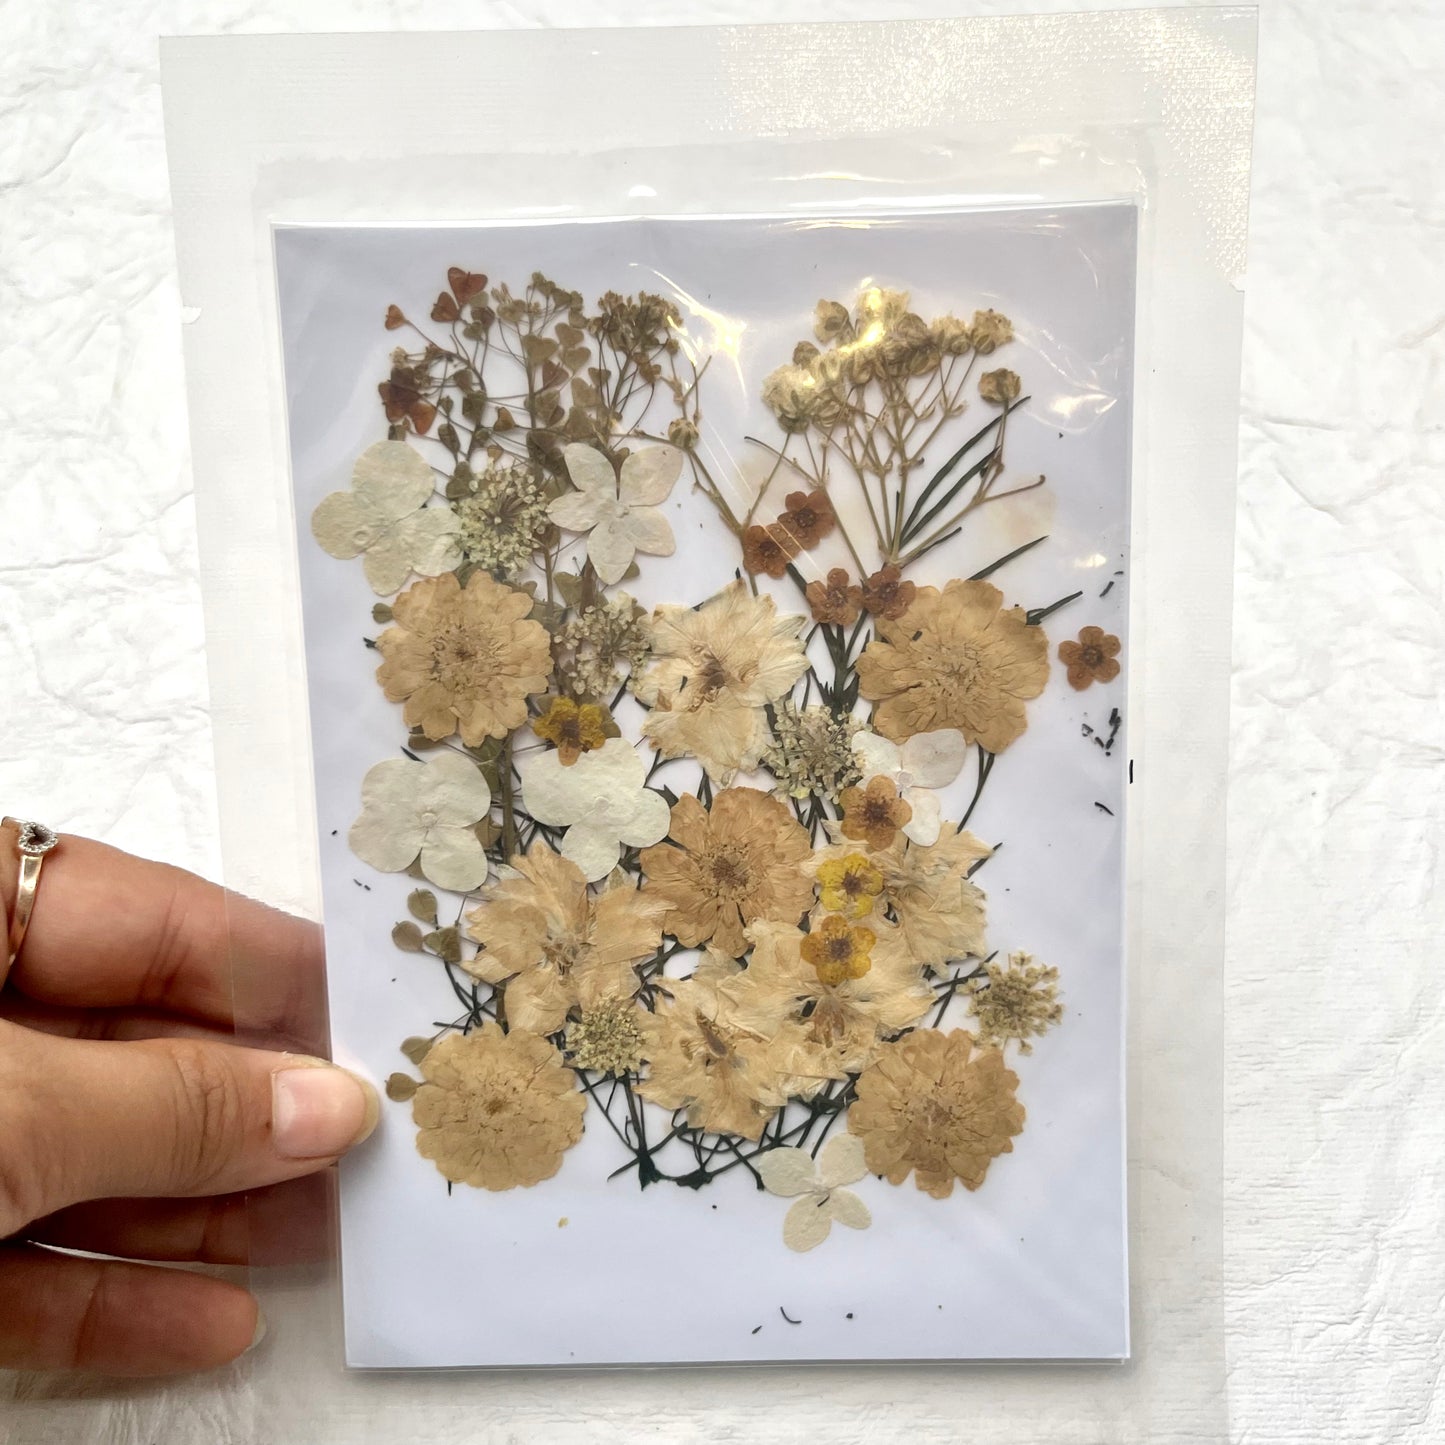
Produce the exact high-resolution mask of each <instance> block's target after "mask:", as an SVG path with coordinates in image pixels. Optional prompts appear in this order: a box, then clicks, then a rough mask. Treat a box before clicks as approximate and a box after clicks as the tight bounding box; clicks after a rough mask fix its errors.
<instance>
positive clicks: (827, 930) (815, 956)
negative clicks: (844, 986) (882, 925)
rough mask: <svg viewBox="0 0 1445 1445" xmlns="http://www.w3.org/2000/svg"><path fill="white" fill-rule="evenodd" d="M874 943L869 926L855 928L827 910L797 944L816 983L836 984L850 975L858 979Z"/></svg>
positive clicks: (870, 962)
mask: <svg viewBox="0 0 1445 1445" xmlns="http://www.w3.org/2000/svg"><path fill="white" fill-rule="evenodd" d="M877 942H878V935H877V934H876V933H874V932H873V930H872V929H871V928H857V927H854V926H853V925H852V924H850V923H849V922H848V921H847V920H846V919H844V918H842V917H840V916H839V915H838V914H836V913H830V914H828V916H827V917H826V918H824V919H823V921H822V922H821V923H820V924H819V925H818V926H817V928H815V929H814V930H813V931H812V932H811V933H809V934H805V935H804V937H803V941H802V943H801V944H799V946H798V951H799V953H801V955H802V957H803V962H804V963H809V964H811V965H812V966H813V969H814V971H815V972H816V973H817V975H818V980H819V982H820V983H826V984H830V985H834V986H836V985H837V984H840V983H843V982H845V981H846V980H848V979H850V978H862V977H863V975H864V974H865V973H867V972H868V970H869V969H870V968H872V967H873V960H872V959H871V958H870V957H869V952H870V950H871V949H872V947H873V945H874V944H875V943H877Z"/></svg>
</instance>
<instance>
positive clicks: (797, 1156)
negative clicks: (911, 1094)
mask: <svg viewBox="0 0 1445 1445" xmlns="http://www.w3.org/2000/svg"><path fill="white" fill-rule="evenodd" d="M757 1169H758V1174H759V1176H760V1177H761V1179H762V1181H763V1188H764V1189H766V1190H767V1191H768V1193H769V1194H776V1195H779V1196H781V1197H782V1198H784V1199H791V1198H794V1197H795V1196H801V1198H798V1200H797V1203H795V1204H794V1205H793V1206H792V1208H791V1209H789V1210H788V1212H787V1214H786V1216H785V1217H784V1219H783V1243H784V1244H786V1245H787V1246H788V1248H789V1249H795V1250H797V1251H798V1252H799V1253H802V1252H803V1251H805V1250H809V1249H815V1248H816V1247H817V1246H818V1245H820V1244H822V1242H823V1241H824V1240H825V1239H827V1237H828V1235H829V1233H830V1232H831V1230H832V1226H833V1224H834V1222H835V1221H836V1222H837V1223H838V1224H846V1225H847V1226H848V1228H849V1229H867V1228H868V1226H869V1225H870V1224H871V1223H872V1222H873V1216H872V1215H871V1214H870V1213H869V1212H868V1206H867V1205H866V1204H864V1203H863V1201H862V1200H861V1199H859V1198H858V1196H857V1195H856V1194H854V1193H853V1191H852V1190H851V1189H845V1188H844V1187H843V1186H844V1185H845V1184H856V1183H857V1182H858V1181H859V1180H860V1179H862V1178H863V1177H864V1175H866V1174H867V1172H868V1165H867V1162H866V1160H865V1159H864V1157H863V1145H862V1142H861V1141H860V1140H859V1139H858V1138H857V1137H856V1136H855V1135H853V1134H835V1135H834V1136H833V1137H832V1138H831V1139H829V1140H828V1142H827V1143H826V1144H825V1145H823V1148H822V1152H821V1153H820V1154H819V1155H818V1157H817V1159H816V1160H815V1159H814V1158H813V1156H812V1155H811V1154H810V1153H809V1152H808V1151H807V1150H806V1149H794V1148H791V1147H787V1146H784V1147H783V1148H780V1149H769V1150H768V1152H767V1153H766V1154H764V1155H763V1156H762V1157H761V1158H760V1159H759V1160H758V1162H757Z"/></svg>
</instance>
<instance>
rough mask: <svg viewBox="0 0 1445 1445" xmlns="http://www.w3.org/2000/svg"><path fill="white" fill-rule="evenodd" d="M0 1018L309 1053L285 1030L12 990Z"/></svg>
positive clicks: (116, 1035) (60, 1030)
mask: <svg viewBox="0 0 1445 1445" xmlns="http://www.w3.org/2000/svg"><path fill="white" fill-rule="evenodd" d="M0 1019H3V1020H7V1021H8V1022H10V1023H13V1024H19V1025H21V1026H22V1027H23V1028H27V1029H34V1030H35V1031H36V1032H37V1033H42V1034H54V1035H55V1036H56V1037H58V1038H63V1039H95V1040H100V1041H107V1042H110V1041H118V1040H133V1039H164V1038H183V1039H209V1040H211V1041H212V1042H214V1043H247V1044H252V1045H255V1046H258V1047H263V1048H271V1049H284V1050H285V1051H286V1052H287V1053H295V1054H309V1053H311V1052H312V1049H311V1047H310V1046H309V1045H310V1040H307V1039H303V1038H298V1037H296V1036H294V1035H291V1034H286V1033H267V1034H252V1033H251V1032H250V1031H249V1030H243V1031H241V1032H239V1033H237V1032H236V1031H234V1030H232V1029H229V1028H225V1027H223V1026H221V1025H218V1024H207V1023H202V1022H200V1021H199V1020H195V1019H187V1018H185V1017H183V1016H179V1015H177V1014H169V1013H158V1012H156V1011H155V1010H153V1009H104V1008H90V1009H73V1008H63V1007H61V1006H60V1005H59V1004H51V1003H37V1002H36V1001H35V1000H34V999H31V998H26V997H25V995H24V994H22V993H19V992H17V991H16V990H15V989H0Z"/></svg>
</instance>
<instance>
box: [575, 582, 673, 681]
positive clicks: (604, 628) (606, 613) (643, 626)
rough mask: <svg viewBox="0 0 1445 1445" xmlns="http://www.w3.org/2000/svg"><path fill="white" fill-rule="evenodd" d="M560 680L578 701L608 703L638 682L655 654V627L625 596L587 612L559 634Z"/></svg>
mask: <svg viewBox="0 0 1445 1445" xmlns="http://www.w3.org/2000/svg"><path fill="white" fill-rule="evenodd" d="M557 644H558V650H559V652H560V653H561V660H560V661H559V663H558V666H557V674H558V678H559V680H560V681H561V682H562V683H563V684H564V685H565V686H566V688H567V690H568V691H569V692H571V693H572V694H573V695H574V696H575V697H595V698H605V697H608V696H610V695H611V693H612V692H613V690H614V689H615V688H616V686H617V683H618V680H619V678H620V677H621V676H622V675H623V674H624V673H627V674H630V675H631V676H633V677H636V676H637V674H638V673H639V672H640V671H641V669H642V666H643V664H644V663H645V662H646V661H647V659H648V657H649V656H650V655H651V652H652V626H651V623H650V622H649V621H648V617H647V613H646V612H645V611H643V609H642V608H641V607H639V606H638V605H637V603H636V602H634V601H633V600H632V598H631V597H629V596H628V595H627V593H626V592H618V593H616V594H615V595H614V596H612V597H608V598H606V599H605V600H604V601H602V602H599V603H597V604H596V605H595V606H590V607H587V608H584V609H583V611H582V613H581V615H580V616H578V617H574V618H573V619H572V621H570V622H567V623H565V624H563V627H562V630H561V631H560V632H559V633H558V634H557Z"/></svg>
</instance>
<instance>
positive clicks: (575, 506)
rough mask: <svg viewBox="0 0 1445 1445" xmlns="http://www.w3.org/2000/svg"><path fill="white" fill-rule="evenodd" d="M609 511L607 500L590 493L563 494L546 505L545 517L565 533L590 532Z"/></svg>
mask: <svg viewBox="0 0 1445 1445" xmlns="http://www.w3.org/2000/svg"><path fill="white" fill-rule="evenodd" d="M610 510H611V509H610V507H609V506H608V501H607V498H606V497H601V496H598V495H596V494H595V493H592V492H564V493H563V494H562V495H561V496H560V497H557V498H554V499H553V500H552V501H550V502H548V503H547V515H548V516H549V517H550V518H551V519H552V520H553V521H554V522H555V523H556V524H557V525H558V526H559V527H561V528H562V529H563V530H564V531H567V532H588V531H591V529H592V528H593V527H595V526H596V525H597V523H598V522H600V521H601V520H602V518H603V517H605V516H607V515H608V514H609V512H610Z"/></svg>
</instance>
